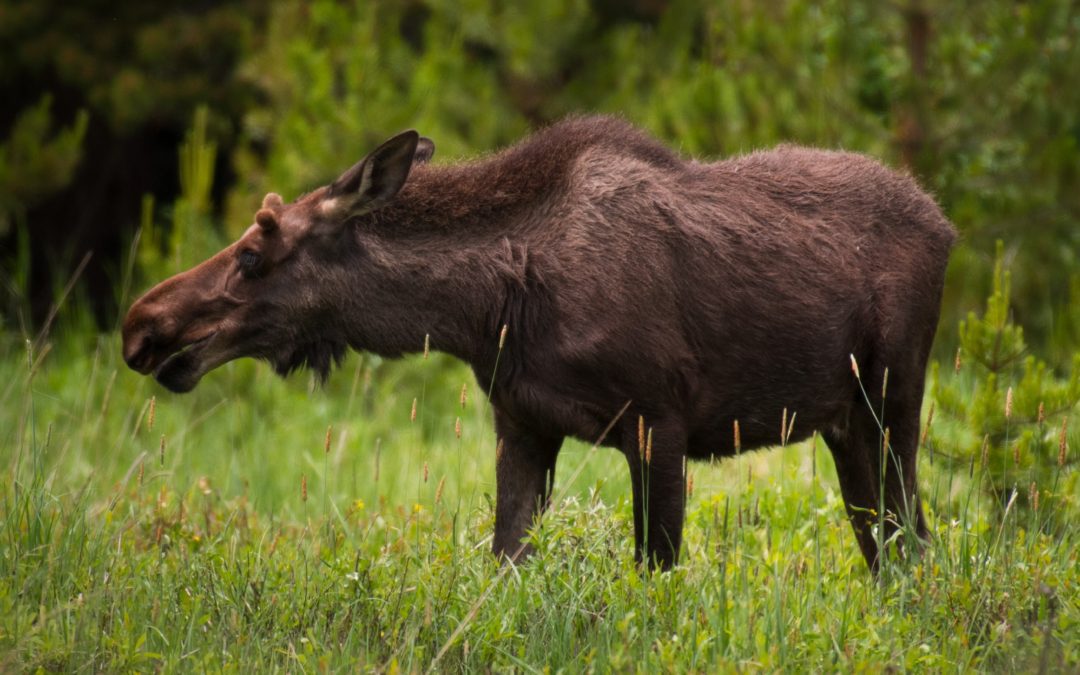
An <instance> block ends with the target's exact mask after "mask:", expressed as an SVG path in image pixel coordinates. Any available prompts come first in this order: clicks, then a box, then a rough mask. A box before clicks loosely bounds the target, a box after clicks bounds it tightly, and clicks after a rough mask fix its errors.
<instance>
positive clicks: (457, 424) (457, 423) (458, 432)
mask: <svg viewBox="0 0 1080 675" xmlns="http://www.w3.org/2000/svg"><path fill="white" fill-rule="evenodd" d="M454 435H455V436H457V437H458V438H459V439H460V438H461V418H460V417H458V418H457V419H455V420H454Z"/></svg>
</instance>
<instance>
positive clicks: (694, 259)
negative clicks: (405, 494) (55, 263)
mask: <svg viewBox="0 0 1080 675" xmlns="http://www.w3.org/2000/svg"><path fill="white" fill-rule="evenodd" d="M433 152H434V145H433V144H432V142H431V141H430V140H428V139H425V138H422V137H420V136H418V135H417V133H416V132H414V131H406V132H404V133H402V134H399V135H397V136H395V137H393V138H391V139H390V140H388V141H386V142H385V143H383V144H382V145H381V146H379V147H378V148H377V149H376V150H375V151H374V152H372V153H371V154H370V155H368V156H367V157H365V158H364V159H363V160H361V161H360V162H359V163H358V164H356V165H355V166H353V167H352V168H351V169H349V170H348V171H346V172H345V173H344V174H342V176H341V177H340V178H338V179H337V180H336V181H335V182H334V183H333V184H331V185H329V186H327V187H323V188H319V189H317V190H315V191H314V192H311V193H309V194H307V195H304V196H302V197H300V198H299V199H297V200H296V201H295V202H292V203H288V204H286V203H284V202H283V201H282V199H281V198H280V197H279V196H278V195H276V194H268V195H267V196H266V199H265V200H264V201H263V205H262V208H261V209H260V210H259V211H258V212H257V213H256V214H255V223H254V224H253V225H252V226H251V227H250V228H249V229H248V230H247V232H245V233H244V235H243V236H242V237H241V238H240V240H239V241H237V242H236V243H234V244H232V245H231V246H229V247H228V248H226V249H225V250H224V251H222V252H220V253H218V254H217V255H215V256H214V257H212V258H210V259H209V260H207V261H206V262H204V263H202V264H200V265H199V266H197V267H195V268H194V269H191V270H189V271H187V272H184V273H182V274H178V275H177V276H175V277H173V278H171V279H168V280H166V281H163V282H162V283H160V284H158V285H157V286H155V287H154V288H153V289H151V290H150V291H149V292H148V293H146V295H144V296H143V297H142V298H140V299H139V300H138V301H137V302H136V303H135V304H134V306H133V307H132V308H131V310H130V312H129V313H128V315H127V318H126V320H125V322H124V328H123V339H124V358H125V360H126V361H127V363H128V364H129V365H130V366H131V367H132V368H134V369H135V370H137V371H139V372H141V373H153V375H154V377H155V378H157V380H158V381H159V382H160V383H161V384H162V385H164V386H165V387H167V388H168V389H171V390H173V391H177V392H184V391H188V390H190V389H192V388H193V387H194V386H195V385H196V383H197V382H198V381H199V379H200V378H201V377H202V376H203V375H204V374H205V373H207V372H208V371H210V370H212V369H213V368H216V367H217V366H219V365H221V364H223V363H225V362H226V361H229V360H231V359H235V358H238V357H242V356H251V357H255V358H261V359H265V360H267V361H269V362H270V363H272V364H273V365H274V367H275V368H276V369H277V371H278V372H279V373H281V374H282V375H285V374H287V373H289V372H291V371H293V370H295V369H297V368H300V367H304V366H306V367H309V368H311V369H313V370H314V371H316V372H317V373H318V374H319V375H320V376H322V377H323V378H325V377H326V376H327V375H328V373H329V371H330V369H331V367H332V365H334V363H335V362H337V361H339V360H340V359H341V357H342V356H343V355H344V353H345V351H346V349H347V348H350V347H351V348H353V349H357V350H368V351H372V352H375V353H378V354H382V355H388V356H398V355H400V354H402V353H404V352H415V351H418V350H419V349H420V348H422V346H423V344H424V337H425V336H426V335H429V336H430V344H431V347H432V348H435V349H439V350H442V351H445V352H448V353H450V354H452V355H454V356H456V357H458V358H460V359H462V360H464V361H466V362H467V363H469V364H470V365H471V366H472V368H473V370H474V372H475V374H476V376H477V378H478V380H479V382H480V383H482V384H483V385H484V386H486V385H487V384H488V383H492V388H491V391H490V398H491V404H492V407H493V409H494V415H495V429H496V433H497V435H498V444H499V447H500V452H499V456H498V461H497V468H496V475H497V497H496V513H495V537H494V551H495V553H496V554H497V555H500V556H508V557H511V558H515V557H517V556H518V555H521V554H523V553H527V552H528V547H527V545H523V544H522V543H521V542H522V539H523V537H524V536H525V534H526V530H527V529H528V528H529V527H530V526H531V524H532V523H533V521H534V518H536V517H538V516H539V514H540V513H541V512H542V510H543V508H544V507H545V505H546V503H547V501H548V498H549V496H550V494H551V490H552V482H553V478H554V473H555V460H556V457H557V456H558V453H559V447H560V445H561V444H562V440H563V438H564V437H566V436H573V437H576V438H580V439H584V440H586V441H590V442H595V441H597V440H598V439H599V440H600V441H601V442H602V443H603V444H605V445H610V446H614V447H616V448H618V449H620V450H621V451H622V452H623V454H624V455H625V456H626V460H627V463H628V464H629V468H630V476H631V484H632V486H633V504H634V535H635V541H636V550H637V556H638V559H639V560H640V559H642V558H647V559H648V560H649V562H650V563H652V564H654V565H659V566H660V567H663V568H667V567H670V566H671V565H672V564H674V563H675V561H676V559H677V556H678V552H679V547H680V541H681V537H682V528H683V520H684V507H685V504H684V499H685V492H684V482H685V469H684V467H685V459H686V458H689V459H704V458H709V457H714V456H726V455H732V454H733V453H735V452H736V451H737V450H738V449H739V448H737V447H736V443H737V442H738V441H737V440H736V437H737V435H741V449H744V450H745V449H752V448H757V447H761V446H766V445H775V444H777V443H778V442H780V440H781V438H780V434H781V425H782V424H783V425H785V426H787V427H788V428H787V430H786V432H785V433H786V434H788V436H789V437H788V438H787V439H785V440H790V441H796V440H799V439H803V438H806V437H807V436H809V435H810V433H811V432H812V431H813V430H818V431H819V432H820V434H821V435H822V436H823V438H824V439H825V441H826V442H827V444H828V446H829V448H830V450H831V451H832V454H833V458H834V460H835V462H836V468H837V473H838V474H839V479H840V488H841V490H842V492H843V496H844V501H845V503H846V504H847V510H848V514H849V516H850V518H851V522H852V525H853V527H854V530H855V535H856V537H857V538H858V542H859V546H860V548H861V549H862V553H863V555H864V556H865V557H866V561H867V563H868V564H869V565H870V567H871V569H876V568H877V566H878V545H877V537H878V536H881V537H883V538H884V539H888V538H889V537H890V536H891V535H892V534H893V533H895V532H896V531H897V529H898V528H899V527H900V526H901V524H902V523H903V522H907V523H909V524H910V525H911V526H912V527H913V529H914V531H915V532H917V533H918V534H919V535H920V536H922V537H925V536H927V534H928V531H927V526H926V522H925V516H924V515H923V511H922V508H921V506H920V503H919V500H918V497H917V488H916V479H915V469H916V453H917V446H918V437H919V416H920V405H921V401H922V395H923V381H924V376H925V369H926V361H927V357H928V354H929V351H930V346H931V342H932V340H933V337H934V332H935V328H936V325H937V321H938V314H939V305H940V300H941V293H942V285H943V278H944V273H945V267H946V263H947V259H948V255H949V250H950V247H951V245H952V242H953V239H954V236H955V234H954V231H953V228H952V226H951V225H950V224H949V222H948V221H947V220H946V218H945V217H944V216H943V215H942V213H941V211H940V209H939V208H938V207H937V205H936V204H935V203H934V201H933V200H932V199H931V198H930V197H929V196H927V195H926V193H924V192H922V191H921V190H920V189H919V188H918V187H917V186H916V184H915V183H914V181H912V179H911V178H909V177H908V176H906V175H903V174H900V173H897V172H895V171H892V170H889V169H887V168H885V167H883V166H882V165H881V164H879V163H877V162H876V161H874V160H872V159H869V158H867V157H864V156H862V155H858V154H852V153H846V152H828V151H821V150H812V149H806V148H799V147H791V146H782V147H779V148H777V149H774V150H770V151H763V152H755V153H753V154H750V155H746V156H744V157H738V158H735V159H731V160H727V161H722V162H716V163H702V162H697V161H692V160H684V159H682V158H680V157H678V156H677V155H676V154H674V153H673V152H671V151H670V150H668V149H667V148H665V147H664V146H662V145H661V144H659V143H657V142H656V141H654V140H652V139H651V138H649V137H647V136H646V135H644V134H643V133H641V132H639V131H637V130H636V129H634V128H633V127H631V126H629V125H628V124H626V123H625V122H623V121H621V120H619V119H614V118H610V117H581V118H572V119H568V120H565V121H563V122H561V123H558V124H555V125H554V126H551V127H549V128H547V129H545V130H543V131H540V132H538V133H536V134H535V135H534V136H532V137H531V138H529V139H527V140H525V141H523V142H521V143H520V144H518V145H515V146H513V147H511V148H509V149H507V150H505V151H502V152H500V153H498V154H495V155H492V156H490V157H486V158H483V159H479V160H477V161H472V162H467V163H462V164H452V165H448V166H432V165H429V164H428V163H427V161H428V160H429V159H430V158H431V156H432V154H433ZM504 327H506V328H505V330H504ZM500 334H501V335H502V338H503V339H502V340H500ZM503 343H504V344H503ZM853 364H857V369H856V368H853ZM886 369H887V372H888V374H887V375H886ZM860 377H861V380H860V379H859V378H860ZM886 378H887V389H886V393H885V395H884V396H883V393H882V390H883V385H886V382H885V379H886ZM860 384H861V385H862V386H861V387H860ZM864 391H865V396H864V393H863V392H864ZM736 423H737V425H736ZM736 426H737V427H738V431H737V432H736V431H735V428H736ZM886 428H887V429H888V431H889V433H888V434H887V436H888V437H889V438H890V439H891V442H890V447H889V451H888V452H887V453H885V452H883V450H882V445H883V438H884V437H885V436H886V434H885V433H884V430H885V429H886ZM646 430H647V431H646ZM645 435H651V447H650V448H649V449H648V451H647V452H645V451H643V448H642V447H641V446H642V444H643V443H642V440H641V437H642V436H645ZM646 455H647V456H646ZM883 463H884V466H883ZM880 487H883V488H884V489H883V491H882V490H881V489H880ZM882 492H883V494H882ZM880 505H884V508H885V513H884V514H883V515H882V516H879V515H877V514H878V512H879V509H880ZM904 519H906V520H904ZM879 522H880V523H881V525H882V528H881V531H880V532H878V533H876V534H875V531H874V527H873V525H874V524H876V523H879Z"/></svg>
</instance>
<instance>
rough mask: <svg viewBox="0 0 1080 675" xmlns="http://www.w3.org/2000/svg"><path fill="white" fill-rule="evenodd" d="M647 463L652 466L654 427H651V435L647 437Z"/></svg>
mask: <svg viewBox="0 0 1080 675" xmlns="http://www.w3.org/2000/svg"><path fill="white" fill-rule="evenodd" d="M645 463H646V464H652V427H649V433H648V435H646V437H645Z"/></svg>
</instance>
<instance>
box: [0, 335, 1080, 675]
mask: <svg viewBox="0 0 1080 675" xmlns="http://www.w3.org/2000/svg"><path fill="white" fill-rule="evenodd" d="M55 342H56V346H55V347H53V348H52V349H51V350H50V351H49V352H48V353H45V354H44V355H43V356H42V357H41V358H39V356H40V355H39V354H37V353H35V352H28V351H27V348H26V345H25V342H24V341H23V340H22V339H21V338H15V337H14V336H10V335H8V336H5V337H4V338H3V341H2V342H0V383H2V384H0V397H2V398H0V461H2V463H3V466H4V467H5V478H4V481H3V487H2V488H0V498H2V503H3V507H2V509H3V520H2V526H0V551H2V552H0V670H5V671H7V670H16V669H17V670H36V669H38V668H41V669H44V670H157V669H162V668H163V669H166V670H180V669H183V670H191V669H219V668H223V667H230V668H234V669H240V670H249V669H252V668H256V667H257V668H258V669H260V670H275V669H277V670H290V671H308V670H324V669H325V670H335V671H336V670H354V669H358V668H359V669H362V670H380V671H383V670H395V669H400V670H408V671H425V670H429V669H432V668H433V667H434V669H437V670H440V671H441V670H449V671H457V670H484V669H488V668H494V669H497V670H509V669H515V670H521V671H530V672H531V671H538V670H543V669H544V668H545V667H550V669H553V670H559V669H564V670H571V671H577V670H589V669H595V670H600V671H610V670H619V671H626V670H635V671H637V670H654V669H670V670H675V669H677V670H698V671H706V670H710V671H711V670H715V669H721V670H735V669H770V670H772V669H781V670H792V671H803V670H807V669H811V670H881V669H884V668H895V669H903V670H907V669H916V668H927V669H931V670H966V669H990V670H1024V671H1030V670H1040V669H1042V670H1044V671H1045V672H1060V671H1064V670H1069V669H1076V668H1077V667H1078V666H1080V638H1078V634H1077V630H1076V628H1077V625H1078V622H1080V621H1078V620H1080V607H1078V604H1077V600H1076V598H1077V597H1078V594H1077V585H1078V582H1080V571H1078V570H1080V565H1078V561H1077V550H1078V548H1077V543H1078V541H1077V537H1078V535H1077V533H1076V529H1075V528H1074V527H1070V526H1069V523H1070V522H1073V521H1074V520H1075V518H1076V516H1077V514H1076V513H1075V512H1072V511H1068V510H1066V509H1069V508H1072V507H1071V506H1069V505H1070V504H1075V500H1073V501H1072V502H1069V501H1067V500H1052V499H1047V500H1044V501H1045V502H1046V504H1048V506H1045V507H1040V509H1037V510H1032V509H1026V510H1019V509H1016V508H1007V509H1005V510H1004V513H1003V514H1002V513H1001V512H1000V510H998V509H991V508H987V505H985V504H981V503H980V500H979V499H978V497H977V496H978V494H979V493H980V491H979V480H980V471H981V470H982V469H981V468H980V467H978V466H975V467H974V468H973V471H972V472H971V475H970V477H969V476H968V475H966V474H965V473H964V472H959V474H960V475H957V472H955V471H951V470H949V471H946V470H939V468H938V466H937V465H936V464H935V463H932V462H930V461H929V456H930V453H927V452H924V453H923V455H924V458H923V461H922V465H921V466H920V471H921V476H922V479H921V483H922V488H923V492H924V494H925V495H926V499H927V502H928V503H927V506H928V507H929V508H928V511H929V516H930V521H931V525H932V527H933V529H934V538H933V541H932V543H931V544H930V545H929V546H928V548H927V550H926V551H925V553H924V554H923V555H922V556H921V557H919V558H915V559H913V560H909V561H906V562H905V561H903V560H894V559H889V560H888V561H887V562H886V565H887V566H891V567H890V569H889V570H888V573H886V574H884V575H882V577H881V579H880V580H877V581H876V580H875V579H874V578H873V577H871V576H870V575H869V574H868V572H867V571H866V569H865V564H864V563H863V561H862V558H861V556H859V554H858V547H857V546H856V544H855V541H854V537H853V535H852V533H851V532H850V528H849V526H848V524H847V521H846V519H845V516H844V510H843V504H842V500H841V499H840V497H839V492H838V489H837V484H836V479H835V474H834V470H833V467H832V464H831V461H830V459H829V458H828V453H825V452H821V448H818V447H816V445H813V444H811V443H803V444H797V445H789V446H786V447H784V448H781V449H776V450H772V451H768V452H763V453H747V454H744V455H742V456H740V457H739V458H737V459H732V460H727V461H722V462H713V463H710V464H694V465H690V466H689V467H688V471H689V472H690V474H691V475H692V477H693V482H694V489H693V494H692V495H691V498H690V501H689V504H688V509H687V528H686V534H685V539H684V550H683V552H682V556H681V560H682V565H680V566H679V567H678V568H677V569H675V570H674V571H672V572H670V573H663V574H649V573H646V574H643V573H641V572H640V570H639V569H638V568H637V567H636V566H635V565H634V563H633V551H632V535H631V533H632V529H633V528H632V515H631V508H630V503H629V493H630V489H629V476H628V475H626V474H627V472H626V469H625V462H624V460H623V459H622V458H621V457H620V456H619V455H618V454H617V453H616V452H614V451H612V450H606V449H590V448H588V447H587V446H584V445H582V444H570V445H568V446H567V447H566V448H565V449H564V451H563V456H562V457H561V458H560V463H559V475H558V479H557V486H558V487H557V494H558V495H559V498H558V499H557V500H556V502H555V504H554V505H553V507H552V509H551V511H549V513H548V515H547V516H545V519H544V521H543V523H542V526H541V527H539V528H538V529H537V530H536V531H535V533H534V535H533V538H534V541H533V543H534V545H535V546H536V549H537V554H536V555H535V556H534V557H533V558H532V559H530V560H529V561H528V562H527V563H525V564H523V565H520V566H517V567H500V566H499V565H498V563H497V561H496V560H495V559H494V557H493V556H491V554H490V552H489V549H490V546H491V532H492V526H493V522H492V521H493V504H492V501H493V495H494V478H493V476H494V454H495V448H494V440H493V438H492V437H491V424H490V420H489V414H490V411H489V410H488V409H487V406H486V403H485V402H484V401H483V396H482V395H470V396H466V397H465V400H466V402H465V404H464V405H462V403H461V401H462V395H461V391H462V388H463V385H466V384H467V385H468V388H469V391H476V389H477V387H476V386H474V384H473V383H472V380H471V377H470V375H469V374H468V371H467V370H466V369H465V368H464V367H463V366H461V365H460V364H457V363H454V362H452V361H450V360H448V359H445V358H444V357H441V356H439V355H436V354H432V355H430V356H429V357H428V358H427V359H425V358H423V357H422V356H418V357H415V358H413V359H409V360H407V361H405V362H401V363H383V362H381V361H380V360H378V359H377V358H374V357H371V356H360V355H354V356H352V357H350V358H349V359H348V360H347V362H346V363H345V365H344V367H343V368H342V371H341V372H339V373H337V374H336V376H335V377H333V378H331V381H330V383H329V384H328V385H327V386H326V387H325V388H316V387H315V386H314V385H313V383H312V382H311V381H310V380H308V379H307V378H306V377H303V376H301V377H295V378H294V379H292V380H290V381H287V382H283V381H280V380H278V379H276V377H275V376H273V375H272V374H271V372H270V369H269V368H267V367H265V366H260V365H257V364H254V363H250V362H237V363H233V364H230V365H227V366H225V367H223V368H222V369H220V370H218V371H215V372H214V373H212V374H210V375H209V376H208V377H207V378H206V379H205V381H204V382H203V384H202V385H201V386H200V387H199V388H198V389H197V390H196V391H195V392H194V393H193V394H190V395H187V396H174V395H171V394H169V393H167V392H165V391H163V390H161V389H160V388H158V387H157V386H156V385H155V384H153V383H152V382H151V381H150V380H148V379H146V378H142V377H139V376H137V375H135V374H134V373H131V372H129V371H127V370H126V369H125V368H124V367H123V364H122V362H121V361H120V359H119V346H118V341H117V338H116V336H115V335H105V336H100V337H98V338H94V339H88V338H86V337H85V334H83V333H82V332H79V333H73V334H69V335H65V334H63V333H62V332H61V333H60V334H59V335H57V336H56V337H55ZM414 399H415V400H416V401H417V403H416V405H417V414H416V416H415V420H414V421H410V418H411V417H412V407H413V401H414ZM151 401H153V403H151ZM151 407H152V408H153V422H152V424H151V420H150V411H151ZM458 420H460V422H459V421H458ZM328 429H329V431H328ZM459 430H460V436H459V433H458V431H459ZM162 439H164V440H162ZM646 442H647V441H646ZM939 450H941V449H939ZM302 480H304V481H306V488H307V499H304V495H302V494H301V481H302ZM1041 487H1043V488H1045V489H1046V490H1047V491H1050V490H1052V489H1053V486H1052V485H1048V486H1041ZM436 657H438V661H436V660H435V659H436Z"/></svg>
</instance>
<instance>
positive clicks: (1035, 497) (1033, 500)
mask: <svg viewBox="0 0 1080 675" xmlns="http://www.w3.org/2000/svg"><path fill="white" fill-rule="evenodd" d="M1028 502H1029V503H1030V504H1031V509H1032V510H1033V511H1038V510H1039V488H1038V487H1036V485H1035V481H1031V487H1029V488H1028Z"/></svg>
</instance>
